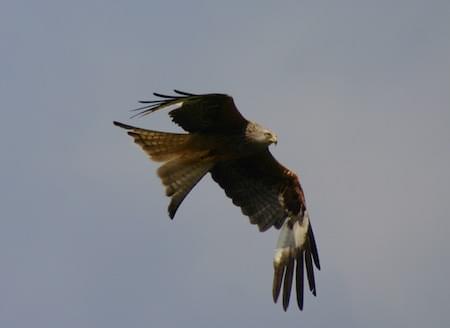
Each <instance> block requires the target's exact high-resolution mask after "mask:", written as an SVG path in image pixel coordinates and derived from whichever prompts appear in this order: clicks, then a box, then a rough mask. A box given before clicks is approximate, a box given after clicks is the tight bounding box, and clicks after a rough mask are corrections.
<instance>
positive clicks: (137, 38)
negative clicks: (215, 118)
mask: <svg viewBox="0 0 450 328" xmlns="http://www.w3.org/2000/svg"><path fill="white" fill-rule="evenodd" d="M449 31H450V2H449V1H447V0H445V1H444V0H443V1H438V0H429V1H425V0H422V1H418V0H416V1H415V0H411V1H406V0H405V1H385V0H382V1H364V0H363V1H361V0H358V1H356V0H353V1H350V0H344V1H331V0H329V1H278V2H275V1H247V2H243V1H220V2H216V1H189V2H187V1H186V2H182V1H95V0H94V1H45V0H44V1H20V0H15V1H3V2H1V4H0V40H1V42H0V58H1V61H0V73H1V74H0V99H1V100H2V106H1V108H2V111H1V113H2V120H1V122H2V123H1V129H0V147H1V149H2V156H1V161H0V163H1V170H0V181H1V184H0V193H1V195H2V196H1V209H2V211H1V219H0V225H1V228H0V267H1V269H0V326H1V327H8V328H9V327H29V326H33V327H46V328H51V327H55V328H56V327H58V328H59V327H74V328H75V327H76V328H78V327H109V328H111V327H178V326H184V327H212V326H213V327H230V326H237V327H243V326H250V325H251V326H258V327H279V326H281V325H282V326H286V327H287V326H294V325H295V326H298V325H301V326H302V327H330V326H333V327H447V326H448V323H449V321H450V314H449V311H448V307H449V304H450V284H449V283H448V277H449V276H450V243H449V241H448V237H447V236H448V233H449V232H450V224H449V213H450V201H449V196H450V173H449V167H450V38H449ZM173 88H178V89H181V90H186V91H191V92H194V93H203V92H226V93H229V94H231V95H233V96H234V98H235V101H236V103H237V105H238V107H239V108H240V110H241V111H242V113H243V114H244V115H245V116H246V117H247V118H249V119H251V120H255V121H257V122H259V123H261V124H262V125H264V126H267V127H268V128H270V129H272V130H274V131H275V132H276V133H277V134H278V137H279V143H278V146H277V147H272V152H273V153H274V155H275V156H276V157H277V158H278V159H279V160H280V161H282V162H283V163H284V164H285V165H287V166H288V167H290V168H291V169H293V170H294V171H296V172H297V173H299V175H300V177H301V180H302V184H303V187H304V190H305V192H306V197H307V202H308V206H309V211H310V214H311V220H312V223H313V225H314V228H315V232H316V239H317V242H318V247H319V253H320V256H321V262H322V266H323V269H322V271H320V272H319V273H318V274H317V277H316V280H317V289H318V297H317V298H314V297H312V296H311V295H310V294H308V295H307V296H306V299H305V309H304V311H303V312H299V311H297V309H296V308H295V306H292V305H295V304H292V305H291V307H290V309H289V311H288V312H287V313H284V312H283V311H282V308H281V305H280V304H277V305H274V304H273V303H272V300H271V282H272V255H273V248H274V246H275V243H276V238H277V232H276V231H269V232H267V233H265V234H260V233H259V232H258V231H257V228H256V227H255V226H252V225H250V224H249V222H248V219H247V218H246V217H244V216H242V215H241V213H240V210H239V209H238V208H236V207H234V206H233V205H232V203H231V201H230V200H229V199H227V198H226V197H225V196H224V193H223V191H222V190H221V189H220V188H219V187H218V186H217V185H215V184H214V183H213V182H212V181H211V179H210V177H209V176H207V177H206V178H205V179H204V180H203V181H202V182H201V183H200V184H199V185H198V186H197V187H196V189H195V190H194V191H193V192H192V194H190V195H189V196H188V198H187V199H186V200H185V202H184V203H183V205H182V207H181V208H180V210H179V212H178V213H177V217H176V218H175V220H174V221H173V222H171V221H170V220H169V219H168V216H167V213H166V207H167V203H168V200H167V199H166V198H165V196H164V193H163V188H162V186H161V185H160V182H159V180H158V178H157V177H156V175H155V170H156V168H157V165H156V164H155V163H151V162H149V161H148V160H147V158H146V155H145V154H143V153H142V151H141V150H140V149H138V147H136V146H135V145H134V144H133V143H132V140H130V138H129V137H128V136H127V135H126V134H124V133H123V131H121V130H119V129H117V128H115V127H113V126H112V121H113V120H120V121H124V122H125V123H130V124H135V125H138V126H142V127H147V128H150V129H159V130H176V127H174V126H173V124H171V122H170V120H169V119H168V117H167V116H166V115H165V113H157V114H155V115H153V116H148V117H145V118H142V119H134V120H129V119H128V117H129V115H130V113H129V112H128V110H129V109H131V108H134V107H135V106H136V105H137V100H139V99H149V98H151V93H152V92H154V91H157V92H163V93H164V92H170V90H171V89H173Z"/></svg>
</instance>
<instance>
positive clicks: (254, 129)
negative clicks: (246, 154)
mask: <svg viewBox="0 0 450 328" xmlns="http://www.w3.org/2000/svg"><path fill="white" fill-rule="evenodd" d="M245 136H246V138H247V139H248V140H249V141H251V142H252V143H256V144H260V145H263V146H269V145H270V144H273V143H274V144H276V143H277V135H276V134H275V133H273V132H272V131H270V130H268V129H266V128H263V127H262V126H261V125H259V124H257V123H254V122H250V123H249V124H248V125H247V128H246V129H245Z"/></svg>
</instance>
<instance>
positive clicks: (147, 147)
mask: <svg viewBox="0 0 450 328" xmlns="http://www.w3.org/2000/svg"><path fill="white" fill-rule="evenodd" d="M114 124H115V125H117V126H119V127H121V128H124V129H127V130H129V131H128V134H129V135H130V136H131V137H133V138H134V142H135V143H137V144H138V145H139V146H141V147H142V149H143V150H144V151H145V152H146V153H147V154H148V155H149V156H150V158H151V159H152V160H154V161H156V162H165V161H169V160H171V159H174V158H176V157H178V156H180V155H181V153H182V151H183V150H184V149H185V148H186V145H187V143H188V141H189V135H188V134H186V133H168V132H161V131H152V130H145V129H140V128H137V127H134V126H131V125H126V124H123V123H120V122H114Z"/></svg>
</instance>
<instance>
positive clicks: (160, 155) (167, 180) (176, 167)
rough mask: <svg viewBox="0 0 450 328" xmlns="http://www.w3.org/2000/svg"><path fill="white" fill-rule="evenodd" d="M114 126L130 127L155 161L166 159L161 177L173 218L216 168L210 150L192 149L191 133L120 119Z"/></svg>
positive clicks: (136, 139)
mask: <svg viewBox="0 0 450 328" xmlns="http://www.w3.org/2000/svg"><path fill="white" fill-rule="evenodd" d="M114 125H117V126H119V127H121V128H123V129H126V130H128V134H129V135H130V136H131V137H133V138H134V142H135V143H137V144H138V145H139V146H141V147H142V149H143V150H144V151H145V152H146V153H147V154H148V155H149V156H150V158H151V159H152V160H154V161H157V162H164V164H163V165H162V166H160V167H159V169H158V176H159V177H160V178H161V181H162V183H163V185H164V186H165V187H166V195H167V196H169V197H170V198H171V200H170V204H169V207H168V211H169V216H170V218H173V217H174V216H175V213H176V211H177V209H178V207H179V206H180V205H181V203H182V202H183V200H184V198H185V197H186V196H187V194H188V193H189V192H190V191H191V190H192V188H193V187H194V186H195V185H196V184H197V183H198V182H199V181H200V180H201V178H202V177H203V176H204V175H205V174H206V173H207V172H208V171H209V170H210V169H211V168H212V167H213V165H214V160H213V158H212V157H211V156H208V150H199V149H194V148H192V147H191V145H190V143H189V141H190V135H189V134H182V133H168V132H161V131H151V130H145V129H140V128H137V127H134V126H131V125H127V124H123V123H120V122H114Z"/></svg>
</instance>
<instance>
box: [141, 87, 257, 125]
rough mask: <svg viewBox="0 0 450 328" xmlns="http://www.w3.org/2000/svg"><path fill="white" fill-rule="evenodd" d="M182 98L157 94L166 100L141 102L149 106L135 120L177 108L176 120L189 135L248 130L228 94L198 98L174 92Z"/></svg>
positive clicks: (214, 94) (172, 114)
mask: <svg viewBox="0 0 450 328" xmlns="http://www.w3.org/2000/svg"><path fill="white" fill-rule="evenodd" d="M174 91H175V93H177V94H178V95H176V96H168V95H164V94H160V93H154V95H155V96H157V97H160V98H162V99H159V100H150V101H141V103H143V104H148V105H146V106H144V107H141V108H137V109H136V111H138V113H137V114H136V115H135V116H144V115H147V114H150V113H153V112H154V111H157V110H159V109H163V108H168V107H171V108H173V107H175V109H173V110H171V111H170V112H169V115H170V117H172V120H173V121H174V122H175V123H176V124H178V125H179V126H181V127H182V128H183V129H184V130H186V131H188V132H204V133H230V132H236V131H242V130H243V129H245V127H246V125H247V123H248V121H247V120H246V119H245V118H244V117H243V116H242V115H241V113H240V112H239V111H238V109H237V108H236V106H235V105H234V102H233V98H231V97H230V96H227V95H225V94H219V93H210V94H203V95H194V94H191V93H187V92H182V91H178V90H174Z"/></svg>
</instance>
